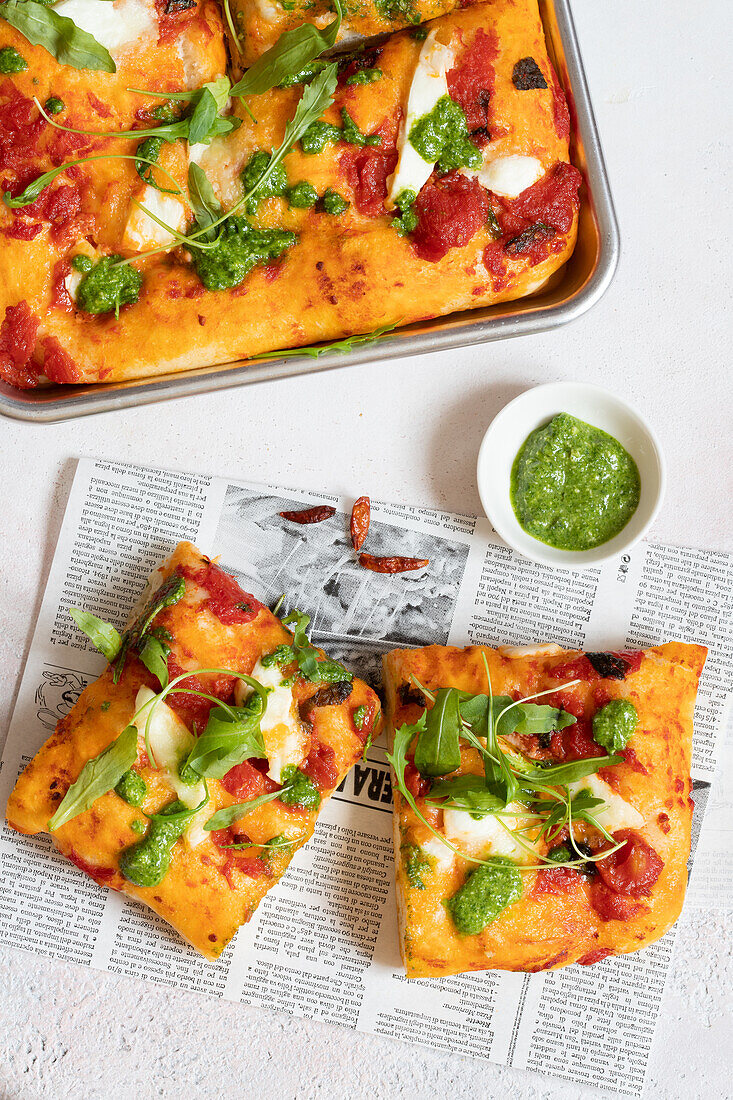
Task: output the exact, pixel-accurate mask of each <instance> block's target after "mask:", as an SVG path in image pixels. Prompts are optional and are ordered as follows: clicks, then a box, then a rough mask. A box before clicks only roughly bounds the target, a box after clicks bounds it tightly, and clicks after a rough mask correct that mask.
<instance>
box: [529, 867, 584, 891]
mask: <svg viewBox="0 0 733 1100" xmlns="http://www.w3.org/2000/svg"><path fill="white" fill-rule="evenodd" d="M579 885H580V875H579V874H578V872H577V871H576V870H575V869H574V868H573V867H543V868H542V870H541V871H538V872H537V878H536V879H535V883H534V887H533V889H532V892H533V893H534V894H572V893H573V892H574V891H575V890H577V889H578V886H579Z"/></svg>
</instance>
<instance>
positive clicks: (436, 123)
mask: <svg viewBox="0 0 733 1100" xmlns="http://www.w3.org/2000/svg"><path fill="white" fill-rule="evenodd" d="M407 136H408V141H409V142H410V145H412V146H413V148H414V149H416V150H417V152H418V153H419V154H420V156H421V157H422V159H423V160H426V161H427V162H428V163H429V164H437V166H438V168H439V170H440V171H441V172H450V171H451V169H453V168H479V167H480V166H481V164H482V163H483V156H482V153H481V150H480V149H477V148H476V146H475V145H474V144H473V142H472V141H471V139H470V138H469V136H468V123H467V122H466V116H465V114H464V113H463V109H462V107H461V106H460V105H459V104H458V103H456V101H455V100H454V99H451V97H450V96H448V95H444V96H441V97H440V99H439V100H438V102H437V103H436V104H435V106H434V107H433V109H432V111H430V112H429V113H428V114H426V115H423V116H422V118H419V119H418V120H417V122H413V124H412V126H411V127H410V133H409V134H408V135H407Z"/></svg>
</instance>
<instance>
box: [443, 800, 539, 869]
mask: <svg viewBox="0 0 733 1100" xmlns="http://www.w3.org/2000/svg"><path fill="white" fill-rule="evenodd" d="M505 813H506V814H510V815H512V816H509V817H507V816H503V817H502V818H501V821H502V822H503V823H504V825H506V826H507V828H509V829H516V828H518V827H520V826H524V825H526V824H528V823H529V822H530V821H531V820H535V818H534V817H533V815H531V814H528V813H527V811H526V810H525V808H524V807H523V806H521V805H520V804H519V803H518V802H510V803H509V805H508V806H507V807H506V811H505ZM443 831H444V832H445V835H446V839H447V840H449V841H450V843H451V844H453V845H454V846H455V847H456V848H458V850H459V851H460V852H465V853H466V854H467V855H470V856H477V857H478V858H479V859H485V858H486V857H487V856H507V857H508V858H509V859H513V860H516V862H517V863H532V862H533V861H534V859H535V858H536V857H535V855H534V853H533V852H530V851H527V849H526V848H524V847H523V846H522V845H521V844H519V842H518V841H517V840H515V839H514V837H513V836H511V835H510V834H509V833H508V832H507V831H506V829H505V828H504V827H503V825H502V824H501V823H500V821H499V819H498V818H497V817H494V816H492V815H490V814H489V815H487V816H486V817H480V818H478V820H477V819H476V818H473V817H471V815H470V813H468V811H466V810H444V811H443ZM525 843H528V841H525Z"/></svg>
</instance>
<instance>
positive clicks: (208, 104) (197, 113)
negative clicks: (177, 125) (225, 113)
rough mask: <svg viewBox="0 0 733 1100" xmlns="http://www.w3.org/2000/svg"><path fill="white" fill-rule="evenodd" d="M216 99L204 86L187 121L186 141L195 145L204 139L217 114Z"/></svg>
mask: <svg viewBox="0 0 733 1100" xmlns="http://www.w3.org/2000/svg"><path fill="white" fill-rule="evenodd" d="M218 113H219V112H218V108H217V103H216V100H215V99H214V96H213V94H212V92H211V89H210V88H204V89H203V91H202V93H201V98H200V99H199V101H198V103H197V104H196V106H195V107H194V110H193V114H192V115H191V118H190V119H189V123H188V142H189V144H190V145H197V144H198V143H199V142H202V141H205V140H206V137H207V135H208V133H209V132H210V130H211V127H212V126H213V125H214V119H215V118H216V116H217V114H218Z"/></svg>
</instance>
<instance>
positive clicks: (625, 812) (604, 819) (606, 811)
mask: <svg viewBox="0 0 733 1100" xmlns="http://www.w3.org/2000/svg"><path fill="white" fill-rule="evenodd" d="M568 790H569V792H570V794H571V795H572V796H573V797H574V796H575V795H576V794H578V792H579V791H590V793H591V794H592V795H593V797H594V798H602V799H603V801H604V802H605V803H606V805H605V806H597V807H596V808H595V809H594V810H591V811H590V812H591V813H592V815H593V817H594V818H595V819H596V821H597V822H598V823H599V824H600V825H602V826H603V828H604V829H606V830H607V831H608V832H609V833H615V832H616V831H617V830H618V829H638V828H640V827H641V826H642V825H643V824H644V818H643V817H642V815H641V814H640V813H639V811H638V810H637V809H635V808H634V807H633V806H632V805H631V804H630V803H629V802H626V801H625V799H623V798H622V797H621V795H619V794H616V792H615V791H614V790H613V788H612V787H609V785H608V783H606V782H604V780H603V779H601V777H600V776H598V775H589V776H586V778H585V779H579V780H578V781H577V782H576V783H568Z"/></svg>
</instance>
